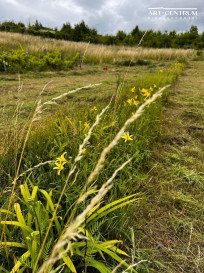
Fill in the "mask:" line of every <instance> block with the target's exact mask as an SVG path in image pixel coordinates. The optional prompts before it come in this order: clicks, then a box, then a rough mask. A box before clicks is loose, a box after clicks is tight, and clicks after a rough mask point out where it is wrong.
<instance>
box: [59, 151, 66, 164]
mask: <svg viewBox="0 0 204 273" xmlns="http://www.w3.org/2000/svg"><path fill="white" fill-rule="evenodd" d="M66 153H67V152H64V153H63V154H62V155H61V156H60V157H57V161H59V162H67V160H66V158H65V157H64V155H65V154H66Z"/></svg>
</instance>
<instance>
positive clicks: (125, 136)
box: [122, 132, 133, 142]
mask: <svg viewBox="0 0 204 273" xmlns="http://www.w3.org/2000/svg"><path fill="white" fill-rule="evenodd" d="M132 137H133V136H132V135H130V134H129V132H127V133H124V134H123V136H122V138H123V139H124V140H125V142H127V141H132V140H133V138H132Z"/></svg>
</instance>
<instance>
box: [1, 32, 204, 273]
mask: <svg viewBox="0 0 204 273" xmlns="http://www.w3.org/2000/svg"><path fill="white" fill-rule="evenodd" d="M11 41H12V43H11ZM34 41H35V43H34ZM11 44H12V45H13V46H14V47H17V46H19V44H21V46H22V47H23V48H25V49H26V48H27V47H29V48H30V50H31V52H37V51H38V50H43V49H44V48H45V47H46V48H47V49H48V50H53V49H63V50H64V51H66V52H67V53H65V55H66V56H71V55H73V54H74V52H75V53H76V51H78V50H82V52H83V53H85V59H84V63H83V66H82V70H80V69H79V67H75V68H74V69H73V70H70V71H47V72H37V71H36V72H27V73H24V74H21V75H18V73H16V74H7V73H2V74H1V75H0V94H1V101H0V107H1V108H0V116H1V124H0V136H1V143H0V162H1V163H0V164H1V166H0V176H1V191H0V217H1V221H0V224H1V225H0V231H1V238H0V247H1V256H0V268H1V270H2V272H12V273H14V272H23V271H24V272H102V273H103V272H107V273H108V272H138V273H140V272H142V273H146V272H166V273H167V272H168V273H169V272H172V273H176V272H189V273H190V272H196V273H197V272H198V273H201V272H202V271H203V254H202V253H203V252H202V251H203V235H202V234H203V216H202V211H203V204H202V201H201V202H200V200H202V199H203V194H202V192H203V186H202V184H203V169H202V161H203V153H202V148H203V127H202V121H203V111H202V106H203V103H202V92H201V90H200V89H199V88H200V87H201V86H203V71H204V69H203V62H202V61H199V60H197V61H193V60H192V59H193V58H194V59H195V56H196V53H195V51H193V50H171V49H161V50H153V49H150V50H147V49H142V48H139V49H133V48H120V47H118V48H116V47H105V46H96V45H88V44H83V43H72V42H64V41H54V40H48V39H44V40H42V39H40V38H37V37H35V38H34V37H30V36H24V35H20V34H9V33H7V34H5V33H0V45H1V46H2V48H3V47H4V48H6V47H7V48H9V47H11ZM32 44H33V46H32ZM69 54H70V55H69ZM138 59H140V61H139V62H138ZM130 60H132V64H133V65H132V66H128V64H129V63H130ZM147 60H148V61H147ZM106 65H108V70H103V67H104V66H106ZM195 73H197V79H198V80H197V82H196V83H194V76H193V75H195ZM169 85H171V86H169ZM71 90H73V93H69V92H70V91H71ZM65 249H66V250H65Z"/></svg>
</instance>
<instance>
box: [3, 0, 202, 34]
mask: <svg viewBox="0 0 204 273" xmlns="http://www.w3.org/2000/svg"><path fill="white" fill-rule="evenodd" d="M150 7H175V8H176V7H181V8H185V7H186V8H189V7H190V8H193V7H195V8H198V17H197V18H195V19H194V20H190V19H182V20H176V19H165V20H162V19H154V20H153V19H150V18H149V16H148V8H150ZM0 10H1V17H0V20H1V22H2V21H5V20H14V21H23V22H24V23H26V24H28V22H29V21H31V23H32V22H34V21H35V20H36V19H38V20H39V21H40V22H42V24H43V25H46V26H50V27H55V26H57V27H58V28H61V26H62V24H63V23H65V22H70V23H71V24H72V25H74V24H76V23H78V22H80V21H81V20H84V21H85V22H86V23H87V24H88V25H89V26H91V27H95V28H96V29H97V30H98V31H99V33H103V34H104V33H113V34H115V33H116V32H117V31H118V30H119V29H120V30H124V31H126V32H130V31H131V30H132V29H133V28H134V27H135V26H136V25H139V27H140V28H141V29H151V28H152V29H154V30H162V31H164V30H173V29H175V30H177V31H185V30H188V29H189V28H190V26H191V25H192V24H195V25H198V27H199V30H200V31H204V6H203V0H180V1H179V2H178V1H177V0H171V2H169V0H163V1H161V0H138V1H135V0H120V1H118V0H1V1H0Z"/></svg>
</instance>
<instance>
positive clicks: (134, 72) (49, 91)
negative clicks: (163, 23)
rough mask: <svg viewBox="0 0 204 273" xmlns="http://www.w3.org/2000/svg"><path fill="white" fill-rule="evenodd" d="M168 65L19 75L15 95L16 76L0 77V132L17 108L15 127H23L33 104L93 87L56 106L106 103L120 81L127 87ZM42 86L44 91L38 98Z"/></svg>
mask: <svg viewBox="0 0 204 273" xmlns="http://www.w3.org/2000/svg"><path fill="white" fill-rule="evenodd" d="M171 63H172V62H171V61H168V62H153V63H152V64H150V65H145V66H133V67H129V68H128V67H127V66H117V65H108V70H107V71H104V70H103V65H83V67H82V70H80V69H79V67H76V68H75V69H74V70H71V71H67V72H64V71H59V72H35V73H34V72H30V73H26V74H22V75H20V84H22V89H21V90H20V91H19V92H18V86H19V76H18V74H4V73H2V74H1V75H0V118H1V121H2V122H0V131H1V130H2V129H3V130H4V129H5V127H7V126H8V122H7V120H9V122H11V121H12V120H13V119H14V120H15V119H16V116H15V111H16V109H17V107H20V113H19V116H18V119H17V120H18V123H19V122H20V123H23V124H24V122H25V121H26V120H27V118H28V115H29V114H30V113H31V112H32V111H33V110H34V109H35V103H36V100H37V101H38V100H39V99H41V100H42V101H48V100H50V99H52V98H54V97H56V96H59V95H61V94H63V93H65V92H68V91H70V90H73V89H76V88H79V87H82V86H87V85H90V84H96V83H102V85H100V86H98V87H96V88H88V89H84V90H81V91H79V92H77V93H75V94H73V95H69V96H67V97H66V98H64V99H63V100H61V101H60V105H62V104H66V103H67V102H71V101H72V102H73V103H74V102H76V101H78V102H83V103H85V104H87V103H88V104H89V103H90V104H92V103H93V105H94V103H98V102H99V103H107V102H108V100H109V99H110V97H111V96H112V94H113V93H114V92H115V91H116V89H117V86H118V84H119V83H121V82H123V81H124V83H125V84H128V85H130V86H131V84H133V83H134V82H135V80H138V79H139V78H141V77H143V76H144V75H146V74H148V75H149V74H154V73H155V72H157V71H158V70H159V67H163V66H165V67H168V66H170V65H171ZM46 84H47V85H46ZM45 85H46V88H45V90H44V92H43V93H42V95H41V96H40V97H39V94H40V93H41V91H42V89H43V88H44V86H45ZM48 108H49V107H48ZM54 109H57V108H56V107H50V109H48V111H46V112H44V115H46V114H47V113H53V111H54ZM50 110H51V111H50ZM12 117H13V118H12ZM15 126H16V125H15Z"/></svg>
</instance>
